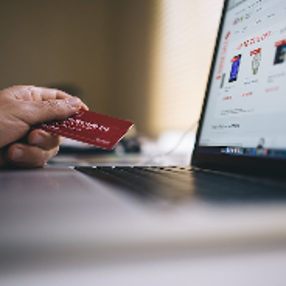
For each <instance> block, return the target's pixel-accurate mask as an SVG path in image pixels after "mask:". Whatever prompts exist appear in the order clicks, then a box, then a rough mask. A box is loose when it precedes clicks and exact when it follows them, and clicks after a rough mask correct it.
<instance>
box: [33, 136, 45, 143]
mask: <svg viewBox="0 0 286 286" xmlns="http://www.w3.org/2000/svg"><path fill="white" fill-rule="evenodd" d="M43 141H44V138H43V136H42V135H41V134H36V135H35V137H34V139H33V143H34V144H35V145H39V144H41V143H42V142H43Z"/></svg>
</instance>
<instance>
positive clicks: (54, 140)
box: [28, 129, 61, 151]
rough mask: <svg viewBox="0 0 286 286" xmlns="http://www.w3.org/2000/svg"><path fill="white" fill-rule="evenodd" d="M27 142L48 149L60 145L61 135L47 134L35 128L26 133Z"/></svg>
mask: <svg viewBox="0 0 286 286" xmlns="http://www.w3.org/2000/svg"><path fill="white" fill-rule="evenodd" d="M28 143H29V144H30V145H33V146H37V147H39V148H42V149H43V150H47V151H48V150H51V149H54V148H57V147H58V146H59V145H60V143H61V137H60V136H57V135H52V134H49V133H47V132H45V131H43V130H41V129H35V130H33V131H31V132H30V134H29V135H28Z"/></svg>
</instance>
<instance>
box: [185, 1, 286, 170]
mask: <svg viewBox="0 0 286 286" xmlns="http://www.w3.org/2000/svg"><path fill="white" fill-rule="evenodd" d="M228 2H229V1H228V0H225V1H224V5H223V9H222V16H221V20H220V24H219V29H218V33H217V38H216V44H215V48H214V52H213V57H212V63H211V68H210V72H209V76H208V81H207V86H206V91H205V97H204V100H203V104H202V110H201V116H200V120H199V124H198V130H197V134H196V140H195V146H194V150H193V154H192V156H191V162H190V164H191V165H192V166H194V167H199V168H207V169H214V170H223V171H235V172H242V173H254V174H257V173H259V174H270V173H272V174H285V173H286V161H285V160H281V159H275V158H265V157H244V156H233V155H228V154H222V153H217V154H214V153H211V152H201V150H200V149H201V148H200V147H199V145H198V142H199V139H200V136H201V132H202V126H203V121H204V118H205V112H206V107H207V102H208V98H209V92H210V87H211V83H212V77H213V73H214V69H215V63H216V57H217V53H218V49H219V43H220V38H221V36H222V30H223V25H224V21H225V16H226V12H227V7H228Z"/></svg>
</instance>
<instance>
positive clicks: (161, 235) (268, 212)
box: [0, 0, 286, 266]
mask: <svg viewBox="0 0 286 286" xmlns="http://www.w3.org/2000/svg"><path fill="white" fill-rule="evenodd" d="M285 14H286V1H285V0H275V1H273V0H271V1H270V0H248V1H247V0H230V1H225V3H224V7H223V12H222V18H221V23H220V27H219V31H218V37H217V42H216V47H215V51H214V56H213V61H212V65H211V68H210V73H209V80H208V84H207V89H206V95H205V99H204V103H203V108H202V113H201V118H200V122H199V128H198V131H197V136H196V143H195V147H194V151H193V155H192V161H191V164H190V165H189V166H165V167H164V166H75V167H74V168H63V167H56V166H49V167H47V168H44V169H41V170H25V171H1V172H0V182H1V193H0V196H1V198H0V205H1V207H0V225H1V230H2V231H1V234H0V249H1V256H0V257H1V258H0V259H1V261H2V262H5V265H8V264H9V263H10V264H11V265H14V266H15V265H16V266H19V265H23V262H25V263H26V262H27V261H29V263H31V264H33V263H36V264H37V263H38V262H39V260H40V261H42V262H49V261H53V259H56V258H59V257H60V258H61V259H63V258H64V257H66V258H67V259H68V260H69V261H70V260H72V259H75V260H79V259H81V258H82V259H85V258H87V257H88V258H91V257H92V259H93V260H94V261H98V262H102V261H108V260H109V259H112V260H114V259H122V258H124V259H128V258H130V257H132V258H134V257H142V256H146V255H150V256H154V255H159V254H160V253H164V255H166V253H169V254H170V253H178V252H179V253H186V252H188V251H190V252H192V251H196V253H197V252H198V251H203V252H205V251H206V250H208V249H213V248H215V249H224V248H227V247H237V246H239V247H241V246H242V245H249V244H251V245H252V246H253V242H255V245H256V246H258V247H261V245H268V246H269V245H271V243H272V244H277V242H279V243H282V244H283V243H284V244H285V241H286V221H285V219H284V218H285V215H286V208H285V199H286V181H285V170H286V127H285V126H286V124H285V122H286V96H285V95H286V80H285V76H286V73H285V71H286V18H285Z"/></svg>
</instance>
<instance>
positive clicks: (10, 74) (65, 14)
mask: <svg viewBox="0 0 286 286" xmlns="http://www.w3.org/2000/svg"><path fill="white" fill-rule="evenodd" d="M110 17H111V13H110V9H109V6H108V5H107V4H106V1H105V0H92V1H88V0H49V1H44V0H40V1H39V0H25V1H18V0H2V1H1V9H0V38H1V45H0V67H1V69H0V88H4V87H8V86H11V85H15V84H34V85H40V86H47V85H57V84H62V83H72V84H74V85H77V86H80V87H81V88H82V89H83V91H84V93H85V94H86V96H87V97H86V100H87V102H88V103H89V104H90V105H91V107H92V108H93V109H97V110H99V111H100V112H107V111H108V102H107V93H108V88H109V84H110V83H109V74H110V53H111V52H112V51H111V47H110V46H109V44H108V43H109V37H110V31H111V27H110V24H111V20H110Z"/></svg>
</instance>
